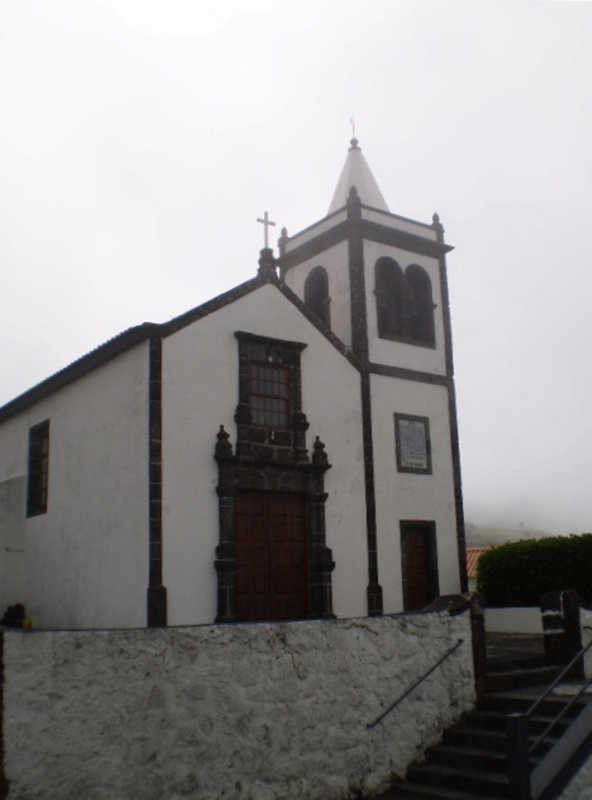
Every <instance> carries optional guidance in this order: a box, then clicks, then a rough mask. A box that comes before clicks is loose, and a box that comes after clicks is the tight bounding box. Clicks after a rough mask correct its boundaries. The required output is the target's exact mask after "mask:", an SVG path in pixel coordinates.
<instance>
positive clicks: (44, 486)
mask: <svg viewBox="0 0 592 800" xmlns="http://www.w3.org/2000/svg"><path fill="white" fill-rule="evenodd" d="M48 488H49V420H46V421H45V422H41V423H40V424H39V425H35V427H33V428H31V430H30V431H29V465H28V477H27V517H36V516H38V515H39V514H45V513H46V512H47V502H48Z"/></svg>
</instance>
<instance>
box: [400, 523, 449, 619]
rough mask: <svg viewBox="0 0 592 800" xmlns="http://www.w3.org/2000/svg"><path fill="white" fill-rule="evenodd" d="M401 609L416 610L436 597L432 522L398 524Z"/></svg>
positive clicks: (433, 528) (437, 586)
mask: <svg viewBox="0 0 592 800" xmlns="http://www.w3.org/2000/svg"><path fill="white" fill-rule="evenodd" d="M401 569H402V573H403V607H404V609H405V611H416V610H417V609H420V608H425V607H426V606H428V605H430V603H432V602H433V601H434V600H435V599H436V598H437V597H438V595H439V593H440V589H439V581H438V553H437V548H436V526H435V524H434V523H433V522H420V521H413V522H401Z"/></svg>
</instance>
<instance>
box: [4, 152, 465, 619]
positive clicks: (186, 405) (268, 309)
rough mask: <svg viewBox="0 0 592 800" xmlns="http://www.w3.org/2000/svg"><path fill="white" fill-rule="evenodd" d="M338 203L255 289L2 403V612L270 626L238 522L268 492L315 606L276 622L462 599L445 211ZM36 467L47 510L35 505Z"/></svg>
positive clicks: (348, 199) (115, 345)
mask: <svg viewBox="0 0 592 800" xmlns="http://www.w3.org/2000/svg"><path fill="white" fill-rule="evenodd" d="M348 159H353V161H354V162H355V163H353V165H352V164H350V167H352V169H350V171H349V173H348V170H347V169H345V170H344V174H345V175H347V174H350V173H351V174H355V175H358V176H361V179H360V180H361V183H362V191H363V190H364V186H366V185H367V186H370V187H371V191H372V192H374V188H373V187H375V183H372V181H373V179H372V181H370V180H369V179H368V180H367V181H366V180H364V170H365V169H367V166H366V165H365V162H364V161H363V159H361V154H360V151H359V148H358V147H357V143H356V144H352V149H351V150H350V154H349V156H348ZM346 166H347V164H346ZM366 177H367V176H366ZM345 188H346V187H345V186H344V187H341V189H339V191H338V192H336V196H335V197H334V200H333V203H334V204H335V203H337V205H338V206H339V202H340V200H339V198H340V192H342V191H343V192H345ZM345 195H347V196H345ZM345 195H344V196H343V198H342V203H341V208H340V209H339V208H338V210H336V211H335V212H334V213H331V214H330V215H329V216H328V217H326V218H325V219H324V220H321V221H320V222H319V223H317V224H315V225H313V226H311V227H310V228H307V229H306V230H304V231H302V232H301V233H299V234H296V235H295V236H294V237H291V238H290V237H288V236H287V234H286V233H285V232H284V234H283V235H282V239H281V240H280V257H279V259H277V260H276V259H274V258H273V254H272V253H271V251H270V250H264V251H262V254H261V260H260V269H259V274H258V276H257V277H256V278H254V279H252V280H251V281H248V282H247V283H245V284H242V285H241V286H238V287H236V288H235V289H233V290H231V291H230V292H228V293H226V294H225V295H222V296H221V297H219V298H215V299H214V300H212V301H210V302H209V303H207V304H205V305H204V306H202V307H200V308H197V309H194V310H192V311H190V312H188V313H187V314H185V315H183V316H181V317H179V318H177V319H175V320H172V321H171V322H169V323H166V324H164V325H150V324H148V325H144V326H140V327H139V328H136V329H131V330H130V331H127V332H125V333H124V334H122V335H121V336H120V337H117V338H116V339H115V340H112V341H111V342H108V343H106V344H105V345H103V346H102V347H101V348H98V350H96V351H93V353H91V354H89V355H88V356H86V357H84V358H83V359H81V360H80V361H79V362H76V363H75V364H73V365H71V366H70V367H68V368H66V369H65V370H63V371H62V372H61V373H58V374H57V375H55V376H53V377H52V378H49V379H48V380H47V381H46V382H44V383H43V384H40V385H39V386H38V387H34V388H33V389H32V390H31V391H30V392H28V393H26V394H25V395H23V396H22V397H20V398H17V399H16V400H15V401H13V402H12V403H9V404H8V405H7V406H5V407H4V408H3V409H0V611H1V610H3V609H4V608H6V607H7V606H8V605H14V604H15V603H22V604H24V605H25V606H26V610H27V613H28V615H29V616H30V617H31V618H32V619H33V623H34V625H35V626H36V627H40V628H52V627H54V628H95V627H109V628H132V627H142V626H145V625H147V624H148V625H152V626H153V625H163V624H169V625H195V624H211V623H212V622H214V621H218V622H228V621H235V620H237V619H243V620H244V619H251V618H252V619H266V617H265V613H264V612H257V613H258V614H259V616H252V617H251V616H249V614H251V613H252V612H251V611H247V612H245V611H244V608H247V606H245V605H244V603H245V602H246V601H244V600H243V601H240V602H242V603H243V612H242V613H243V616H242V617H241V616H240V613H239V612H240V609H239V610H238V611H237V603H239V601H238V600H237V598H238V597H239V596H240V592H241V591H243V590H242V589H241V588H240V586H242V585H243V584H244V582H245V580H246V581H247V583H248V582H249V581H253V587H254V588H251V589H249V590H248V591H247V590H245V591H247V594H248V592H255V593H256V592H257V591H258V588H257V581H258V580H259V578H255V577H253V576H255V572H254V571H253V570H260V569H262V567H261V566H253V567H251V566H246V565H245V564H246V561H245V560H244V559H245V557H244V556H237V552H238V550H237V548H238V544H237V542H238V539H237V537H238V533H237V531H238V527H237V526H239V524H241V525H243V524H244V525H246V526H247V527H246V528H245V530H247V529H248V533H245V534H244V535H248V536H250V537H254V538H253V542H255V539H256V537H257V536H258V535H259V534H258V532H257V526H258V523H257V522H256V520H257V519H258V517H257V516H256V515H257V514H258V513H261V514H263V513H264V511H263V510H260V511H258V510H257V509H255V511H253V514H254V515H255V516H253V517H252V518H251V517H249V518H248V520H251V522H249V521H248V520H247V522H242V523H241V522H240V521H239V516H237V514H238V515H240V514H239V511H237V508H238V506H236V502H238V501H235V498H237V497H238V498H239V499H240V498H241V497H243V498H244V496H245V495H248V497H250V498H255V499H256V500H257V502H258V503H259V502H260V503H261V504H262V505H261V509H263V506H264V504H265V502H266V500H265V497H266V496H269V495H270V494H273V495H282V496H285V497H288V496H289V497H294V496H296V495H297V496H298V497H301V498H302V509H304V510H303V511H302V514H301V517H299V518H298V519H299V522H298V526H299V527H298V532H297V533H295V531H296V528H294V530H293V531H292V528H290V531H291V533H290V536H292V537H293V536H301V537H304V538H303V539H302V547H304V548H305V549H306V558H305V560H306V565H305V566H301V567H299V568H298V569H301V570H303V572H302V575H301V576H300V577H301V578H302V581H303V585H305V586H306V587H308V588H307V589H302V590H301V591H303V592H304V591H307V592H308V598H309V599H308V600H307V601H306V603H305V605H306V610H305V611H300V612H298V613H295V614H291V615H290V614H288V615H287V616H286V615H284V616H280V617H278V618H281V619H288V618H295V617H298V618H300V617H301V616H312V617H317V616H318V617H331V616H333V615H335V616H338V617H342V618H348V617H359V616H364V615H366V614H372V615H374V614H381V613H396V612H400V611H403V610H405V609H414V608H419V607H422V606H424V605H427V604H428V603H429V602H431V601H432V600H433V599H435V597H436V596H437V595H438V594H451V593H455V592H459V591H461V590H465V589H466V576H465V569H464V538H463V519H462V502H461V492H460V467H459V454H458V437H457V433H456V417H455V404H454V385H453V374H452V355H451V341H450V338H451V337H450V320H449V315H448V306H447V302H448V301H447V287H446V271H445V261H444V258H445V253H446V252H447V251H448V250H449V249H450V248H449V247H447V246H446V245H445V244H444V243H443V239H442V229H441V226H440V225H439V222H438V220H437V219H436V220H435V221H434V223H433V224H432V225H425V224H423V223H419V222H414V221H412V220H407V219H405V218H403V217H398V216H396V215H393V214H390V213H388V211H386V206H384V207H382V206H381V207H380V208H372V207H369V206H367V205H364V196H363V195H362V196H361V197H360V196H358V195H356V194H355V192H354V193H353V194H351V193H349V194H348V192H345ZM373 196H375V195H373ZM381 264H382V265H383V266H384V265H385V264H386V266H384V269H383V268H382V267H381V266H380V265H381ZM278 267H279V275H278V272H277V268H278ZM313 270H314V271H315V272H314V274H313V277H314V276H316V278H318V280H317V281H316V282H315V281H313V280H312V279H311V277H310V276H311V273H313ZM381 270H382V272H381ZM319 281H320V282H319ZM389 281H390V283H389ZM397 292H399V294H397ZM389 303H390V304H391V305H392V306H393V307H392V308H391V307H390V306H389ZM393 304H394V305H393ZM395 305H396V309H395ZM391 312H392V313H391ZM389 315H390V316H389ZM264 351H265V353H267V354H268V355H265V357H263V356H261V355H259V356H257V358H255V357H254V356H253V355H252V353H255V352H259V353H263V352H264ZM249 353H251V355H249ZM257 364H259V367H257ZM253 365H254V366H253ZM256 368H257V369H259V368H262V369H264V370H266V372H265V374H266V375H268V376H271V377H268V382H267V383H265V381H263V382H262V383H261V382H260V384H261V385H259V384H258V383H257V380H258V379H257V378H256V377H255V378H254V377H253V376H254V375H255V374H256ZM253 370H255V371H253ZM273 381H280V383H281V381H284V382H285V383H283V384H281V385H280V384H273ZM272 384H273V385H272ZM261 386H263V388H262V389H261ZM278 386H279V389H278ZM257 387H259V388H257ZM258 392H259V395H261V396H259V395H258V394H257V393H258ZM277 392H279V394H274V393H277ZM282 392H285V393H286V394H285V397H284V395H282ZM282 398H283V399H282ZM286 398H287V399H286ZM258 402H259V403H263V404H264V405H265V408H267V407H268V406H269V408H271V407H273V408H276V407H280V408H281V409H284V410H285V414H286V418H285V419H283V418H282V419H279V418H278V419H279V421H278V419H275V417H273V414H274V413H276V412H272V411H269V410H267V411H263V412H258V411H257V410H256V403H258ZM281 413H284V411H282V412H281ZM257 414H259V417H258V416H257ZM261 415H262V416H261ZM266 415H267V416H266ZM272 419H274V420H275V421H274V422H273V423H272V422H271V420H272ZM44 422H48V423H49V461H48V466H47V464H46V465H45V467H39V465H38V464H37V461H36V458H37V456H36V455H35V453H36V451H35V442H34V441H33V440H34V432H35V430H36V429H35V426H36V425H38V424H39V423H44ZM220 426H223V430H221V428H220ZM405 432H406V433H405ZM30 437H32V438H31V439H30ZM317 437H318V439H317ZM405 437H407V438H405ZM409 437H411V438H409ZM410 448H411V450H413V448H415V450H414V451H413V452H411V450H410ZM327 462H328V463H327ZM329 464H330V467H329V466H328V465H329ZM40 469H41V470H43V469H45V470H46V472H47V474H46V475H45V478H44V479H48V481H49V486H48V490H47V507H45V506H44V504H43V503H41V504H40V505H39V507H37V508H33V510H31V502H30V497H31V494H32V493H33V494H34V493H35V491H36V489H35V487H36V485H37V484H36V483H35V481H36V480H38V473H39V470H40ZM36 470H37V472H36ZM35 475H37V477H35ZM28 495H29V501H28V500H27V496H28ZM288 499H289V498H288ZM44 502H45V501H44ZM299 502H300V501H299ZM239 505H240V503H239ZM257 508H258V507H257ZM240 513H242V512H240ZM249 513H251V512H249ZM265 513H267V511H265ZM286 513H288V514H292V515H294V514H295V513H296V512H294V511H291V512H286ZM298 513H300V512H298ZM288 518H289V519H290V520H292V521H291V522H289V525H296V522H294V521H293V519H292V517H286V519H288ZM262 519H263V518H262ZM253 520H255V522H253ZM273 524H276V523H273ZM273 524H272V523H269V525H271V528H270V530H271V534H270V535H271V537H272V538H273V530H272V528H273ZM286 524H288V523H286ZM265 525H268V523H267V522H265ZM249 526H250V527H249ZM266 530H267V528H266ZM240 535H241V536H242V535H243V534H242V533H241V534H240ZM266 535H268V534H266ZM251 546H252V548H253V552H254V549H255V548H256V547H259V546H260V545H259V544H253V545H250V544H249V545H248V547H251ZM282 546H283V545H282ZM298 546H300V545H298ZM418 548H419V549H418ZM243 552H245V551H243ZM282 552H283V551H281V552H280V555H279V556H278V555H277V554H274V555H273V558H280V559H281V558H283V555H282V554H281V553H282ZM303 552H304V551H303ZM417 553H419V555H417ZM416 557H417V558H419V561H417V562H416V560H415V559H416ZM422 559H423V560H422ZM412 562H413V563H412ZM249 564H250V562H249ZM266 569H267V568H266ZM274 569H275V568H274V567H269V572H268V573H267V572H265V573H264V579H265V580H268V579H269V580H271V581H272V582H273V581H274V580H275V578H274V572H273V570H274ZM291 569H292V568H291ZM294 569H296V568H294ZM282 574H283V573H282ZM294 574H295V573H293V572H291V573H290V576H292V577H290V580H292V579H293V575H294ZM257 575H259V573H257ZM245 576H246V577H245ZM418 576H419V577H418ZM422 581H423V583H422ZM249 585H250V584H249ZM278 591H279V589H278ZM282 591H283V589H282ZM290 591H291V590H290ZM288 594H289V591H288ZM257 602H259V601H257ZM272 602H273V600H272ZM287 602H289V601H287ZM239 605H240V603H239ZM249 608H250V606H249ZM282 613H283V612H282ZM237 614H238V616H237ZM245 614H246V615H247V616H245ZM270 618H272V619H273V618H275V617H270Z"/></svg>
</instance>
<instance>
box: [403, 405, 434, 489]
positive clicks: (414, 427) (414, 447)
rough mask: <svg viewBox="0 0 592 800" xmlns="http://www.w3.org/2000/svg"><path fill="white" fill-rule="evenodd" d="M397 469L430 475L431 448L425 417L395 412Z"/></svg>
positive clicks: (428, 428)
mask: <svg viewBox="0 0 592 800" xmlns="http://www.w3.org/2000/svg"><path fill="white" fill-rule="evenodd" d="M395 448H396V453H397V471H398V472H410V473H414V474H416V475H431V473H432V448H431V444H430V421H429V419H428V418H427V417H416V416H412V415H411V414H395Z"/></svg>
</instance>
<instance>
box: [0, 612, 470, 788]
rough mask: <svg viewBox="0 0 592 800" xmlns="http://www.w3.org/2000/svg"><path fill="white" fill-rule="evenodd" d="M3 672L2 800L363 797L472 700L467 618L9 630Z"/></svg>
mask: <svg viewBox="0 0 592 800" xmlns="http://www.w3.org/2000/svg"><path fill="white" fill-rule="evenodd" d="M459 638H462V639H463V640H464V644H463V645H462V647H460V648H459V649H458V650H457V651H456V653H455V654H453V655H452V656H451V658H449V659H448V660H447V661H446V662H445V663H444V664H443V665H442V667H440V668H439V669H438V670H437V671H435V672H434V673H433V674H432V676H430V677H429V678H428V679H427V680H426V681H425V682H424V683H423V684H422V685H421V687H420V688H419V689H418V690H417V691H416V692H415V693H414V694H413V695H412V697H410V698H408V699H406V700H404V701H403V703H402V704H401V705H400V706H399V707H398V708H397V709H395V711H393V712H392V713H391V714H390V715H389V716H388V717H387V718H386V719H385V721H384V722H382V723H380V724H379V725H377V726H376V727H375V728H373V729H371V730H368V729H367V728H366V723H368V722H371V721H373V720H374V719H375V718H376V717H377V716H378V715H379V714H380V713H381V712H382V711H383V710H384V709H385V708H386V707H388V705H389V704H390V703H391V702H392V701H393V700H394V699H395V698H396V697H398V696H399V695H400V694H401V693H402V692H404V691H405V690H406V689H407V688H408V687H409V686H410V685H411V684H412V683H413V681H414V680H415V679H416V677H418V676H419V675H421V674H422V673H423V672H425V671H427V670H428V669H429V667H431V666H432V665H433V664H434V662H435V661H437V660H438V658H440V656H442V655H443V654H444V653H445V652H446V650H447V649H448V648H449V647H450V646H451V645H453V644H454V643H456V641H457V640H458V639H459ZM4 662H5V687H4V742H5V771H6V777H7V779H8V781H9V783H10V792H9V796H8V799H9V800H25V799H26V800H36V799H37V798H43V800H80V799H81V798H84V799H85V800H165V799H166V800H176V798H187V797H190V798H192V800H213V798H221V797H224V798H225V800H291V798H307V800H315V799H318V800H321V798H322V800H331V798H335V800H338V799H341V798H351V797H360V796H362V795H363V796H368V797H369V796H372V795H373V794H376V793H378V792H379V791H382V790H384V789H386V788H387V787H388V784H389V781H390V780H391V779H393V778H394V777H396V776H402V775H403V774H404V772H405V769H406V766H407V764H408V763H410V762H411V761H413V760H415V759H416V758H417V757H418V756H419V755H420V754H421V753H422V751H423V749H424V748H425V747H426V746H428V745H430V744H432V743H435V742H436V741H437V740H438V739H439V737H440V734H441V732H442V729H443V727H445V726H448V725H450V724H451V723H453V722H454V721H455V720H456V719H457V718H458V716H459V715H460V714H461V713H462V711H464V710H465V709H468V708H470V707H471V706H472V704H473V701H474V676H473V665H472V656H471V643H470V622H469V615H468V613H465V614H462V615H460V616H457V617H450V616H449V615H448V614H445V613H443V614H415V615H399V616H394V617H382V618H375V619H355V620H339V621H316V622H297V623H282V624H276V625H271V624H258V625H234V626H203V627H197V628H169V629H153V630H127V631H95V632H92V631H77V632H66V631H61V632H49V631H40V632H30V633H26V632H21V631H7V632H6V633H5V644H4Z"/></svg>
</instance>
